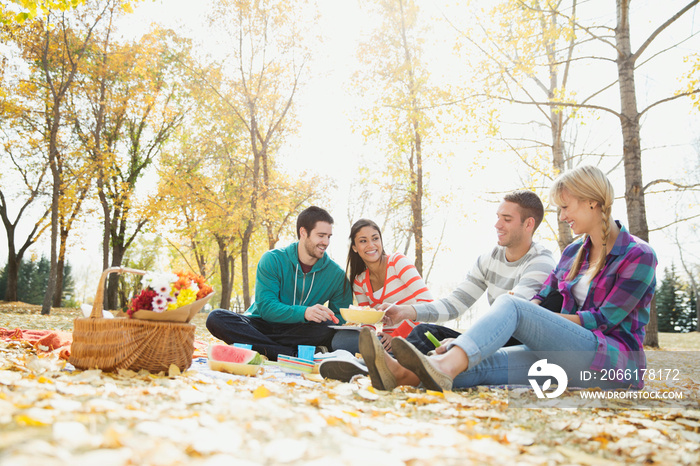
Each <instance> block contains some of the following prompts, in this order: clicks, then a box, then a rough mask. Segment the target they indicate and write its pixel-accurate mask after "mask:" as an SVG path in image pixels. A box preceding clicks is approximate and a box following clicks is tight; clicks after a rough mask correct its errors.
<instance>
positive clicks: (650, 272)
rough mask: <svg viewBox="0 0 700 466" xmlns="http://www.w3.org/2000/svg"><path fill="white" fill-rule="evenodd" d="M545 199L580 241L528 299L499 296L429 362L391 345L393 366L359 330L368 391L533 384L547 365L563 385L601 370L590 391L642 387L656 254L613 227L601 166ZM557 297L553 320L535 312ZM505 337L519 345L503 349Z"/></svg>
mask: <svg viewBox="0 0 700 466" xmlns="http://www.w3.org/2000/svg"><path fill="white" fill-rule="evenodd" d="M550 194H551V198H552V200H553V201H554V202H555V203H556V204H557V205H558V206H559V209H560V214H559V217H560V219H561V220H562V221H565V222H567V223H568V224H569V226H570V227H571V229H572V230H573V232H574V233H575V234H577V235H583V238H581V239H579V240H578V241H575V242H573V243H572V244H570V245H569V246H568V247H567V248H566V249H565V250H564V251H563V253H562V257H561V259H560V261H559V264H558V265H557V266H556V267H555V268H554V270H553V271H552V273H551V274H550V275H549V278H548V279H547V281H546V282H545V284H544V286H543V288H542V289H541V290H540V292H539V293H538V294H537V295H535V296H534V297H533V299H532V300H531V301H527V300H524V299H521V298H518V297H514V296H510V295H507V294H506V295H502V296H499V297H498V298H497V299H496V300H495V301H494V304H493V305H492V306H491V312H489V314H488V315H487V316H485V317H484V318H482V319H480V320H479V321H478V322H477V323H476V324H474V325H473V326H472V327H471V328H470V329H469V330H467V331H466V332H464V333H463V334H462V335H460V336H459V337H457V338H456V339H454V340H452V341H450V342H446V341H444V342H443V346H440V347H439V348H438V349H437V350H436V352H437V353H438V354H437V355H435V356H431V357H426V356H425V355H423V354H422V353H421V352H420V351H418V350H417V349H416V348H415V347H414V346H413V345H411V344H410V343H408V342H406V341H405V340H403V339H401V338H396V339H394V341H393V342H392V343H393V344H392V346H393V349H394V356H395V357H396V359H393V358H391V357H390V356H388V355H387V354H386V353H384V352H383V351H382V348H381V347H379V346H378V345H376V344H374V338H373V336H372V335H371V332H370V331H369V330H365V329H363V331H361V332H360V338H359V346H360V351H361V353H362V356H363V358H364V360H365V362H366V363H367V365H368V368H369V374H370V377H371V378H372V384H373V385H374V386H375V387H377V386H380V387H384V388H385V389H389V388H393V386H396V385H417V384H418V382H422V383H423V386H424V387H426V388H428V389H432V390H440V391H442V390H446V389H451V388H452V387H470V386H474V385H497V384H505V383H511V384H525V385H527V384H528V382H530V383H531V384H532V383H534V382H533V380H537V379H533V378H532V377H533V376H537V375H551V374H548V373H545V372H541V373H540V374H537V369H538V368H540V367H545V366H549V367H551V366H553V365H558V366H560V367H561V368H563V369H564V370H565V371H566V373H567V375H568V378H569V385H575V386H585V383H584V382H585V380H584V377H585V376H584V375H583V374H589V375H590V371H601V374H602V375H603V376H604V377H605V378H606V379H607V381H606V382H602V381H601V378H598V379H597V380H596V381H595V382H594V383H595V384H596V385H597V386H601V387H604V388H610V387H634V388H640V387H642V385H643V380H642V377H641V375H642V374H643V373H644V368H645V362H646V361H645V357H644V347H643V346H642V345H643V340H644V334H645V326H646V324H647V322H648V321H649V306H650V303H651V299H652V296H653V294H654V290H655V285H656V264H657V260H656V255H655V253H654V250H653V249H652V248H651V247H650V246H649V245H648V244H647V243H646V242H644V241H643V240H641V239H639V238H637V237H635V236H632V235H631V234H630V233H629V232H628V231H627V229H626V228H625V227H624V226H622V225H621V224H619V223H618V222H615V221H613V220H612V216H611V207H612V203H613V199H614V194H613V188H612V185H611V183H610V181H609V180H608V179H607V177H606V176H605V174H604V173H603V172H602V171H601V170H600V169H598V168H596V167H591V166H582V167H578V168H576V169H574V170H571V171H569V172H566V173H564V174H562V175H561V176H560V177H559V178H557V179H556V180H555V182H554V185H553V186H552V189H551V193H550ZM557 291H558V292H560V293H561V295H562V297H563V304H562V309H561V314H555V313H552V312H550V311H548V310H546V309H543V308H542V307H540V306H539V305H538V304H539V303H540V302H541V301H542V300H543V299H545V298H546V297H547V296H548V295H550V294H551V293H554V292H557ZM511 336H514V337H515V338H517V339H518V340H520V341H521V342H523V344H524V345H522V346H511V347H509V348H502V346H503V344H504V343H505V342H506V341H507V340H508V338H510V337H511ZM445 343H447V344H445ZM547 360H549V362H548V361H547ZM543 362H544V364H543ZM548 370H549V369H548ZM593 380H595V378H594V379H593ZM537 382H538V383H539V380H537ZM560 385H562V384H560ZM563 385H564V386H565V385H566V384H563ZM545 387H546V385H545V384H544V382H543V388H545ZM533 388H534V385H533ZM562 391H563V388H562ZM552 395H554V394H552ZM538 396H539V393H538ZM548 396H549V395H548ZM557 396H558V395H557ZM549 397H552V396H549Z"/></svg>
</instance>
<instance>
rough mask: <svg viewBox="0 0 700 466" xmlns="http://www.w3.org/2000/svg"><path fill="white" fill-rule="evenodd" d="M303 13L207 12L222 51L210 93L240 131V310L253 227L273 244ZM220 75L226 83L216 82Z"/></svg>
mask: <svg viewBox="0 0 700 466" xmlns="http://www.w3.org/2000/svg"><path fill="white" fill-rule="evenodd" d="M307 13H308V10H307V9H306V8H305V4H304V3H295V4H290V3H289V2H284V1H280V0H276V1H269V2H254V1H249V0H235V1H233V0H227V1H221V2H218V3H217V4H216V5H215V7H214V9H213V11H212V14H211V27H212V30H213V35H214V37H217V38H218V39H219V42H220V43H221V45H222V46H223V47H224V48H225V49H226V50H227V51H228V55H227V56H226V57H224V58H223V59H219V60H218V61H216V62H214V63H212V65H211V66H208V67H207V69H208V71H207V74H206V75H204V74H202V73H200V74H199V77H200V79H201V78H204V79H206V82H207V83H208V85H209V87H210V89H211V90H212V91H213V92H215V93H216V94H217V95H218V96H219V97H220V98H221V99H222V100H223V102H224V103H225V105H226V107H227V111H228V112H230V114H231V117H232V118H234V119H235V120H236V121H237V122H238V123H239V124H240V125H242V126H243V127H244V128H245V133H246V141H247V144H246V148H245V152H246V154H247V156H248V157H249V161H248V162H247V163H246V169H247V170H248V172H247V175H246V177H247V179H248V181H249V183H250V191H249V197H248V201H247V205H248V208H247V213H246V215H245V219H246V220H245V228H243V230H242V231H241V235H240V241H241V246H240V248H241V249H240V251H241V274H242V280H243V300H244V305H245V306H246V307H248V306H249V305H250V302H251V299H250V288H251V280H250V276H249V269H250V267H251V261H250V250H251V242H252V240H253V236H254V233H255V231H256V229H257V228H258V227H261V226H262V227H263V228H265V232H266V235H267V238H268V242H269V243H272V242H273V241H275V235H276V233H275V223H274V222H273V221H272V218H273V216H274V215H276V212H272V211H271V210H270V204H269V200H270V197H269V196H270V189H269V186H270V183H271V173H272V171H273V170H274V163H273V160H272V159H273V157H274V155H275V153H276V152H277V151H278V150H279V147H280V146H281V144H282V142H283V141H284V138H285V137H286V136H287V135H288V134H290V133H291V132H292V131H294V129H295V127H296V126H295V125H296V123H295V121H294V118H293V112H292V105H293V102H294V97H295V96H296V93H297V90H298V87H299V86H300V84H301V79H302V75H303V72H304V70H305V65H306V62H307V60H308V54H309V52H308V45H307V44H306V43H305V42H304V40H305V39H307V38H308V34H306V33H305V30H306V29H307V28H308V24H309V18H308V16H305V15H307ZM223 75H226V76H230V77H231V79H221V78H220V77H221V76H223Z"/></svg>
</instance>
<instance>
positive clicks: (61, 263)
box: [53, 229, 68, 307]
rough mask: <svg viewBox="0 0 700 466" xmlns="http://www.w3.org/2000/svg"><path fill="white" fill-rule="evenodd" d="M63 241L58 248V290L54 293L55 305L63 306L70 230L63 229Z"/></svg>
mask: <svg viewBox="0 0 700 466" xmlns="http://www.w3.org/2000/svg"><path fill="white" fill-rule="evenodd" d="M60 237H61V242H60V245H59V249H58V262H57V264H56V290H55V291H54V294H53V307H61V302H62V301H63V280H64V278H65V277H64V276H63V274H64V273H65V266H66V244H67V243H68V230H64V229H61V235H60Z"/></svg>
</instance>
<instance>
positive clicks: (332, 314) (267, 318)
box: [207, 206, 352, 360]
mask: <svg viewBox="0 0 700 466" xmlns="http://www.w3.org/2000/svg"><path fill="white" fill-rule="evenodd" d="M332 234H333V217H331V216H330V214H329V213H328V212H327V211H325V210H324V209H322V208H320V207H316V206H311V207H309V208H308V209H306V210H304V211H303V212H302V213H300V214H299V217H298V218H297V237H298V238H299V241H297V242H296V243H292V244H290V245H289V246H287V247H286V248H281V249H272V250H270V251H267V252H266V253H265V254H263V256H262V257H261V258H260V262H258V269H257V274H256V277H255V302H254V303H253V304H252V305H251V306H250V308H249V309H248V310H247V311H246V312H245V313H244V314H242V315H241V314H237V313H235V312H231V311H228V310H226V309H216V310H215V311H212V312H211V313H210V314H209V317H208V318H207V329H208V330H209V331H210V332H211V334H212V335H214V336H215V337H217V338H219V339H220V340H223V341H225V342H226V343H228V344H232V343H245V344H249V345H252V346H253V349H254V350H255V351H257V352H259V353H260V354H263V355H265V356H267V357H268V358H270V359H271V360H276V359H277V355H279V354H286V355H290V356H295V355H296V354H297V346H298V345H310V346H325V347H326V348H331V341H332V340H333V335H334V334H335V330H334V329H332V328H330V327H329V325H333V324H339V323H341V324H342V323H344V320H343V319H342V317H341V316H340V311H339V309H340V308H341V307H348V305H350V304H352V287H351V286H349V284H346V283H345V282H346V280H347V279H346V277H345V273H344V272H343V269H342V268H341V267H340V266H339V265H338V264H336V263H335V262H334V261H333V260H332V259H331V258H330V257H328V254H326V248H328V243H329V242H330V238H331V235H332ZM326 303H327V306H326Z"/></svg>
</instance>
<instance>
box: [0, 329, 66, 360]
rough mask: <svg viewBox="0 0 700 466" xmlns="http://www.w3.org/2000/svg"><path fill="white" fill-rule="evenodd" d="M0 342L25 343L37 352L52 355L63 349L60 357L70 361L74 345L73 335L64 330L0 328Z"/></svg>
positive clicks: (59, 354)
mask: <svg viewBox="0 0 700 466" xmlns="http://www.w3.org/2000/svg"><path fill="white" fill-rule="evenodd" d="M0 340H4V341H23V342H26V343H29V344H30V345H32V346H33V347H34V348H35V349H36V350H37V352H44V353H50V352H52V351H55V350H57V349H59V348H60V349H61V350H60V352H59V353H58V356H59V357H60V358H61V359H66V360H67V359H68V357H69V356H70V345H71V343H73V333H71V332H64V331H62V330H29V329H21V328H16V329H14V330H10V329H6V328H2V327H0Z"/></svg>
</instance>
